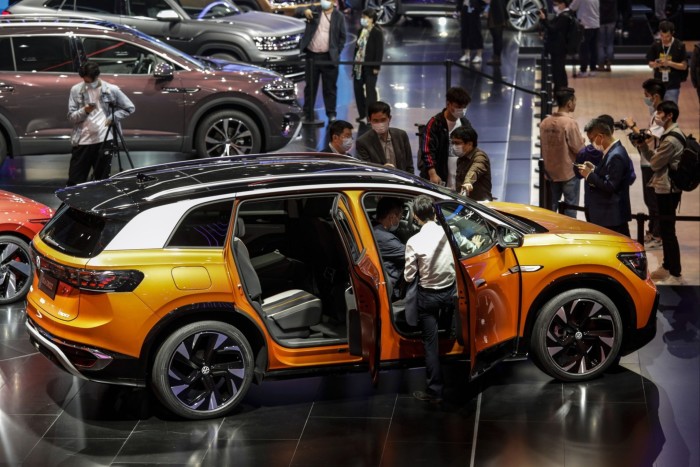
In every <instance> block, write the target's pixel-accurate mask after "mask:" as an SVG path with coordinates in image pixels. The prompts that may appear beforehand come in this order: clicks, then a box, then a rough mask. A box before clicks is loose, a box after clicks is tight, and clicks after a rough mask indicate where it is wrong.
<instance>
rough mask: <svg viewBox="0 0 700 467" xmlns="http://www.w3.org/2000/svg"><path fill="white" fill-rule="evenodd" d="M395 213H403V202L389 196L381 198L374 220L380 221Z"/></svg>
mask: <svg viewBox="0 0 700 467" xmlns="http://www.w3.org/2000/svg"><path fill="white" fill-rule="evenodd" d="M396 211H401V212H403V201H401V200H400V199H398V198H392V197H391V196H383V197H382V198H381V199H380V200H379V202H378V203H377V211H376V218H377V220H378V221H380V220H382V219H384V218H386V216H388V215H389V214H391V213H392V212H396Z"/></svg>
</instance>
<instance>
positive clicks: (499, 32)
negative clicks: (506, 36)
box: [489, 27, 503, 59]
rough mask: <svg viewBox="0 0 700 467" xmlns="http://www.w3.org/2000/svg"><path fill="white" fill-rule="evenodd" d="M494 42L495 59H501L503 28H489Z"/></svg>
mask: <svg viewBox="0 0 700 467" xmlns="http://www.w3.org/2000/svg"><path fill="white" fill-rule="evenodd" d="M489 32H490V33H491V39H492V40H493V58H497V59H500V58H501V52H503V28H502V27H497V28H489Z"/></svg>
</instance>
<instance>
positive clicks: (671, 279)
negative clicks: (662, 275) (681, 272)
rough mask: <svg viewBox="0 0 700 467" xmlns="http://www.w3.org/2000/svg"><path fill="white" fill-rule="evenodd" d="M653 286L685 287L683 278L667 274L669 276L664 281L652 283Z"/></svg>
mask: <svg viewBox="0 0 700 467" xmlns="http://www.w3.org/2000/svg"><path fill="white" fill-rule="evenodd" d="M654 284H656V285H685V282H684V281H683V276H674V275H671V274H669V276H668V277H667V278H666V279H660V280H658V281H654Z"/></svg>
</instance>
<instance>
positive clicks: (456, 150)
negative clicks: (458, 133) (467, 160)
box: [450, 144, 464, 157]
mask: <svg viewBox="0 0 700 467" xmlns="http://www.w3.org/2000/svg"><path fill="white" fill-rule="evenodd" d="M450 149H451V150H452V154H454V155H455V156H457V157H461V156H463V155H464V146H462V145H461V144H452V145H450Z"/></svg>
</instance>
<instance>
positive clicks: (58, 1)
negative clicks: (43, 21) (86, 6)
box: [44, 0, 73, 10]
mask: <svg viewBox="0 0 700 467" xmlns="http://www.w3.org/2000/svg"><path fill="white" fill-rule="evenodd" d="M44 6H45V7H46V8H53V9H54V10H58V9H59V8H63V9H64V10H71V9H72V8H71V7H72V6H73V2H67V1H66V0H49V1H48V2H46V3H44Z"/></svg>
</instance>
